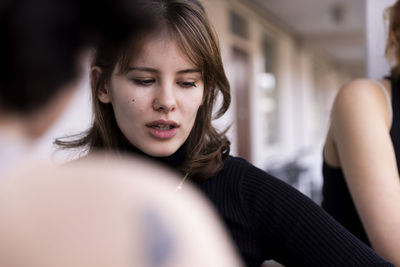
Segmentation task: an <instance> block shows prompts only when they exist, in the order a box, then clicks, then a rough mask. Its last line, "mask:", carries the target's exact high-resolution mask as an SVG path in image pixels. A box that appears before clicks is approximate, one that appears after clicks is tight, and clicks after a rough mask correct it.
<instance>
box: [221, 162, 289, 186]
mask: <svg viewBox="0 0 400 267" xmlns="http://www.w3.org/2000/svg"><path fill="white" fill-rule="evenodd" d="M221 172H222V174H223V175H227V174H229V176H230V177H236V178H237V179H238V180H240V181H241V182H242V183H244V184H253V183H259V182H261V183H271V182H279V183H280V182H281V181H280V180H279V179H277V178H275V177H273V176H272V175H270V174H269V173H267V172H266V171H264V170H262V169H261V168H259V167H257V166H255V165H253V164H252V163H250V162H249V161H247V160H246V159H244V158H241V157H236V156H229V157H228V159H227V160H226V161H225V163H224V167H223V168H222V170H221Z"/></svg>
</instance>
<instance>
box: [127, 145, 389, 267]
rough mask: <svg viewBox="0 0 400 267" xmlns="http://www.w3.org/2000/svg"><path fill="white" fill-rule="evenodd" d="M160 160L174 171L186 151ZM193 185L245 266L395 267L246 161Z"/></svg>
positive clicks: (228, 162)
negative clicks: (208, 202)
mask: <svg viewBox="0 0 400 267" xmlns="http://www.w3.org/2000/svg"><path fill="white" fill-rule="evenodd" d="M129 150H130V151H131V152H136V153H138V152H139V151H138V150H137V149H134V148H130V149H129ZM139 153H140V154H143V153H141V152H139ZM157 160H158V161H161V162H163V163H165V164H167V165H169V166H171V167H173V168H175V167H176V166H178V165H179V164H181V163H182V162H183V160H184V156H183V151H182V149H180V150H178V151H177V152H176V153H175V154H173V155H172V156H169V157H164V158H158V159H157ZM192 183H193V184H194V185H195V187H197V188H199V189H200V190H201V191H202V192H203V193H204V194H205V196H206V197H207V198H208V199H209V200H211V202H212V203H213V204H214V206H215V208H216V210H217V211H218V213H219V214H220V216H221V217H222V219H223V220H224V222H225V225H226V227H227V229H228V230H229V232H230V234H231V237H232V239H233V241H234V243H235V244H236V247H237V248H238V251H239V252H240V254H241V256H242V258H243V261H244V262H245V263H246V266H249V267H259V266H260V265H261V264H262V263H263V262H264V261H266V260H270V259H273V260H275V261H277V262H280V263H282V264H284V265H286V266H393V265H391V264H390V263H387V262H385V261H384V260H383V259H381V258H380V257H379V256H377V255H376V254H375V253H374V252H373V251H372V250H371V249H370V248H368V247H367V246H365V245H364V244H363V243H362V242H360V241H359V240H358V239H356V238H355V237H354V236H353V235H352V234H350V233H349V232H348V231H347V230H345V229H344V228H343V227H342V226H340V225H339V224H338V223H337V222H336V221H335V220H333V219H332V218H331V217H330V216H329V215H327V213H325V212H324V211H323V210H322V209H321V208H320V207H318V206H317V205H316V204H315V203H314V202H312V201H311V200H310V199H309V198H307V197H306V196H304V195H303V194H301V193H300V192H298V191H297V190H295V189H294V188H292V187H291V186H289V185H287V184H285V183H284V182H282V181H280V180H278V179H276V178H274V177H272V176H270V175H269V174H267V173H266V172H264V171H262V170H260V169H258V168H256V167H255V166H253V165H251V164H250V163H248V162H247V161H245V160H244V159H241V158H236V157H231V156H230V157H228V159H227V160H226V161H225V163H224V166H223V168H222V169H221V171H220V172H219V173H218V174H217V175H216V176H214V177H212V178H210V179H207V180H205V181H192ZM193 230H195V229H193Z"/></svg>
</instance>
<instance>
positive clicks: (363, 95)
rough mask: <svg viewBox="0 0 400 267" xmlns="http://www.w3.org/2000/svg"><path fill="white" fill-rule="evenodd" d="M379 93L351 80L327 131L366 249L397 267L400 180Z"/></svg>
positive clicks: (399, 256)
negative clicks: (366, 240)
mask: <svg viewBox="0 0 400 267" xmlns="http://www.w3.org/2000/svg"><path fill="white" fill-rule="evenodd" d="M388 114H389V113H388V107H387V103H386V100H385V97H384V94H383V92H382V91H381V89H380V88H379V87H378V86H377V85H375V84H374V83H373V82H371V81H367V80H357V81H353V82H351V83H350V84H348V85H347V86H345V87H344V88H343V89H342V90H341V91H340V92H339V94H338V96H337V98H336V100H335V103H334V106H333V110H332V126H331V131H332V134H333V140H334V143H335V146H336V150H337V152H338V156H339V161H340V165H341V167H342V169H343V171H344V174H345V177H346V182H347V184H348V187H349V190H350V193H351V195H352V198H353V201H354V204H355V206H356V208H357V211H358V213H359V215H360V218H361V221H362V223H363V225H364V228H365V230H366V232H367V235H368V238H369V239H370V242H371V244H372V247H373V248H374V249H375V250H376V252H377V253H378V254H380V255H381V256H382V257H384V258H385V259H387V260H389V261H391V262H393V263H394V264H395V265H400V254H399V253H398V250H399V249H398V248H399V246H400V213H399V210H400V178H399V175H398V169H397V165H396V158H395V154H394V150H393V145H392V142H391V139H390V135H389V127H390V125H389V124H390V122H389V115H388Z"/></svg>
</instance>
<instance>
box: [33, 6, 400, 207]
mask: <svg viewBox="0 0 400 267" xmlns="http://www.w3.org/2000/svg"><path fill="white" fill-rule="evenodd" d="M200 1H201V2H202V3H203V4H204V6H205V8H206V9H207V12H208V14H209V17H210V19H211V21H212V22H213V24H214V26H215V29H216V31H217V33H218V35H219V38H220V43H221V49H222V55H223V60H224V65H225V68H226V72H227V75H228V78H229V80H230V82H231V85H232V105H231V108H230V110H229V111H228V113H227V114H226V115H225V116H224V117H223V118H221V119H219V120H218V121H216V122H215V124H216V125H217V126H218V127H219V128H220V129H224V127H226V126H229V125H231V128H230V131H229V132H228V134H229V137H230V139H231V141H232V154H233V155H239V156H241V157H244V158H246V159H247V160H249V161H250V162H252V163H253V164H255V165H256V166H258V167H259V168H261V169H264V170H267V171H269V172H271V173H273V174H274V175H275V176H277V177H278V178H280V179H282V180H284V181H286V182H288V183H290V184H292V185H293V186H295V187H297V188H298V189H299V190H301V191H302V192H303V193H305V194H306V195H308V196H310V197H311V198H312V199H313V200H314V201H316V202H317V203H320V201H321V193H320V189H321V185H322V174H321V163H322V145H323V141H324V138H325V134H326V132H327V127H328V125H329V113H330V108H331V105H332V102H333V100H334V97H335V95H336V93H337V92H338V90H339V89H340V87H341V86H342V85H343V84H345V83H346V82H348V81H349V80H350V79H353V78H357V77H370V78H380V77H382V76H384V75H385V74H387V73H388V71H389V65H388V64H387V63H386V62H385V60H384V43H385V39H384V36H385V28H384V25H385V24H384V23H383V11H384V8H385V7H387V6H389V5H390V4H392V3H394V0H351V1H347V0H295V1H293V0H279V1H278V0H200ZM372 62H373V64H371V63H372ZM90 122H91V106H90V90H89V87H88V80H87V76H86V78H83V79H82V85H81V90H80V91H79V92H78V94H77V95H76V96H75V99H74V102H73V104H72V105H71V106H70V108H69V110H68V111H67V112H66V113H65V114H64V116H63V117H62V118H61V119H60V120H59V121H58V123H57V124H56V125H55V126H54V127H53V128H52V129H51V130H50V131H49V132H48V134H47V135H46V136H45V137H44V138H43V140H42V142H41V143H40V144H39V145H38V147H37V150H38V153H43V152H45V153H48V152H51V153H52V155H53V157H54V160H55V161H57V162H60V163H61V162H65V161H67V160H69V159H72V158H73V157H75V156H76V155H77V154H76V153H72V154H71V153H66V152H55V147H54V146H53V145H52V142H53V140H54V138H56V137H62V136H65V135H69V134H75V133H79V132H81V131H84V130H86V129H87V128H88V127H89V125H90Z"/></svg>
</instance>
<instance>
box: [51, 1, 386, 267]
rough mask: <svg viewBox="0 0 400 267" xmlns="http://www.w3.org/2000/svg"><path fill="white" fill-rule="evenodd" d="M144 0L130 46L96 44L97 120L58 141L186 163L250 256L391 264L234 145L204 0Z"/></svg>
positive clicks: (187, 176)
mask: <svg viewBox="0 0 400 267" xmlns="http://www.w3.org/2000/svg"><path fill="white" fill-rule="evenodd" d="M142 6H143V8H145V9H146V10H149V15H148V17H149V18H153V19H156V20H157V23H156V26H155V28H154V30H149V31H146V34H143V35H141V36H140V38H139V39H137V40H135V41H134V42H127V45H126V49H121V50H120V51H118V50H114V51H112V52H113V53H107V51H103V50H101V49H99V50H97V51H96V55H95V57H94V59H93V61H92V69H91V85H92V100H93V106H94V107H95V118H94V121H93V125H92V127H91V128H90V129H89V130H88V131H87V132H85V133H84V134H83V135H82V136H80V138H76V139H75V140H70V141H69V142H68V141H64V142H62V141H59V142H58V143H59V144H61V145H64V146H65V147H70V148H81V149H83V150H84V149H85V148H86V149H88V150H89V154H91V153H92V152H93V151H96V150H97V149H99V148H103V149H108V150H109V151H118V152H120V153H122V152H123V153H130V154H133V155H141V156H142V157H144V158H147V159H152V160H154V161H156V162H162V163H164V164H166V165H167V166H169V167H170V168H172V169H174V170H176V171H179V172H180V173H181V175H182V177H184V178H183V179H182V181H186V184H190V183H192V184H193V185H195V186H196V187H197V188H198V189H200V190H201V191H202V192H203V193H204V195H205V196H206V197H208V198H209V199H210V200H211V201H212V203H213V204H214V205H215V208H216V209H217V210H218V211H219V214H220V215H221V217H222V218H223V219H224V222H225V225H226V227H227V229H228V230H229V232H230V234H231V236H232V239H233V240H234V241H235V245H236V247H237V248H238V250H239V252H240V255H241V257H242V259H243V261H244V262H245V263H246V266H249V267H259V266H260V265H261V264H262V263H263V262H264V261H266V260H270V259H273V260H275V261H278V262H279V263H281V264H284V265H287V266H392V265H391V264H390V263H388V262H386V261H384V260H383V259H381V258H380V257H379V256H378V255H376V253H375V252H373V251H372V250H371V249H370V248H368V247H367V246H365V245H364V244H363V243H362V242H360V241H359V240H357V239H356V238H355V237H354V236H353V235H351V234H350V233H349V232H348V231H346V230H345V229H343V227H341V226H340V225H339V224H338V223H337V222H336V221H334V220H333V219H332V218H331V217H330V216H329V215H328V214H326V212H324V211H323V210H322V209H321V208H320V207H318V206H317V205H316V204H315V203H313V202H312V201H311V200H310V199H309V198H307V197H306V196H304V195H303V194H301V193H300V192H298V191H297V190H295V189H294V188H292V187H290V186H289V185H287V184H285V183H283V182H282V181H280V180H278V179H276V178H275V177H272V176H271V175H269V174H268V173H266V172H264V171H262V170H260V169H258V168H256V167H255V166H253V165H252V164H250V163H249V162H247V161H245V160H244V159H241V158H238V157H234V156H231V155H229V151H230V142H229V140H228V138H227V137H226V135H225V133H226V131H219V130H218V129H216V128H214V126H213V124H212V120H213V119H214V118H215V117H220V116H222V115H223V114H224V113H225V112H226V111H227V109H228V107H229V104H230V86H229V82H228V80H227V78H226V75H225V71H224V67H223V63H222V59H221V53H220V49H219V43H218V38H217V35H216V33H215V32H214V29H213V27H212V25H211V23H210V21H209V19H208V17H207V14H206V11H205V9H204V8H203V6H202V5H201V3H200V2H199V1H196V0H147V1H145V2H144V3H143V4H142ZM218 95H220V96H221V101H217V96H218ZM213 111H217V113H216V114H213ZM182 191H183V190H182ZM188 205H190V204H188ZM193 209H194V208H193Z"/></svg>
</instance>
